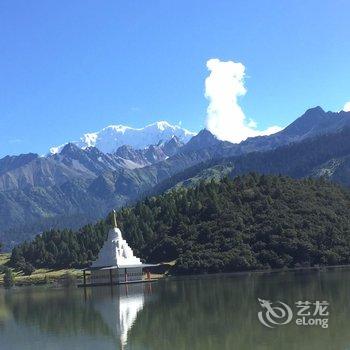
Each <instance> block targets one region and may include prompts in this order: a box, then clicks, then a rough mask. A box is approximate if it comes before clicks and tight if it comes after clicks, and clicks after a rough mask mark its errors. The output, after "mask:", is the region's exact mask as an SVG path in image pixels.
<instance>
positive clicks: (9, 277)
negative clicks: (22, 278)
mask: <svg viewBox="0 0 350 350" xmlns="http://www.w3.org/2000/svg"><path fill="white" fill-rule="evenodd" d="M13 285H14V278H13V274H12V271H11V270H10V269H9V268H6V269H5V275H4V287H5V288H11V287H12V286H13Z"/></svg>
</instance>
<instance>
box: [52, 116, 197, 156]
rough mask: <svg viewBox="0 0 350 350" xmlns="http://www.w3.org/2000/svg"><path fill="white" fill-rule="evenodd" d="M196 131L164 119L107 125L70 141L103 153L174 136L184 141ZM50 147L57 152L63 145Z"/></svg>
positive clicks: (146, 145)
mask: <svg viewBox="0 0 350 350" xmlns="http://www.w3.org/2000/svg"><path fill="white" fill-rule="evenodd" d="M194 135H196V133H194V132H191V131H189V130H187V129H184V128H182V127H180V126H179V125H171V124H169V123H168V122H166V121H159V122H156V123H153V124H149V125H146V126H145V127H144V128H131V127H129V126H125V125H109V126H107V127H105V128H103V129H102V130H100V131H98V132H92V133H87V134H84V135H83V136H82V137H81V138H80V139H79V141H73V142H70V143H73V144H75V145H76V146H78V147H79V148H82V149H86V148H89V147H96V148H98V149H99V150H100V151H101V152H104V153H114V152H115V151H116V150H117V149H118V148H119V147H121V146H124V145H128V146H131V147H132V148H135V149H144V148H147V147H149V146H150V145H157V144H159V143H161V142H164V141H166V140H169V139H170V138H171V137H173V136H176V137H177V138H178V139H179V140H180V141H181V142H183V143H186V142H187V141H189V139H190V138H191V137H193V136H194ZM65 145H66V144H64V145H61V146H56V147H51V148H50V153H52V154H56V153H59V152H60V151H61V150H62V149H63V148H64V146H65Z"/></svg>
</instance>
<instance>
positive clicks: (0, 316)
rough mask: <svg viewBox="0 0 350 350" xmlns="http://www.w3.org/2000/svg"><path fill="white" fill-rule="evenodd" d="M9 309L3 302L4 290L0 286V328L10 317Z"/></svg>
mask: <svg viewBox="0 0 350 350" xmlns="http://www.w3.org/2000/svg"><path fill="white" fill-rule="evenodd" d="M10 315H11V313H10V310H9V309H8V306H7V305H6V304H5V291H4V290H2V289H1V288H0V329H2V328H4V326H5V322H6V321H7V320H8V319H9V318H10V317H11V316H10Z"/></svg>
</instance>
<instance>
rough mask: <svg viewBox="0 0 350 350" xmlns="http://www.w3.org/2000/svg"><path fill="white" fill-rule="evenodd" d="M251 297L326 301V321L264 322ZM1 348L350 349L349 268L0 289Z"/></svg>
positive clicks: (284, 300)
mask: <svg viewBox="0 0 350 350" xmlns="http://www.w3.org/2000/svg"><path fill="white" fill-rule="evenodd" d="M258 298H261V299H269V300H274V301H278V300H281V301H283V302H285V303H287V304H289V305H290V306H291V307H292V308H293V311H294V310H295V309H294V306H293V305H294V303H295V302H296V301H299V300H303V301H305V300H309V301H315V300H326V301H328V302H329V303H330V306H329V309H328V311H329V313H330V314H329V327H328V328H326V329H324V328H321V327H320V326H297V325H296V324H295V322H294V320H293V321H291V322H290V323H289V324H287V325H281V326H276V328H273V329H270V328H267V327H265V326H263V325H262V324H261V323H260V322H259V320H258V316H257V315H258V312H259V311H260V310H262V309H261V307H260V305H259V303H258ZM0 349H1V350H10V349H16V350H17V349H21V350H23V349H35V350H41V349H44V350H46V349H79V350H80V349H85V350H88V349H98V350H103V349H140V350H141V349H142V350H146V349H147V350H148V349H149V350H153V349H157V350H167V349H174V350H175V349H176V350H181V349H189V350H192V349H194V350H195V349H198V350H206V349H214V350H216V349H239V350H252V349H269V350H270V349H276V350H277V349H278V350H281V349H283V350H290V349H295V350H296V349H297V350H301V349H313V350H316V349H317V350H321V349H330V350H335V349H350V269H334V270H323V271H295V272H278V273H270V274H268V273H265V274H238V275H237V274H235V275H224V276H218V275H215V276H201V277H195V278H178V279H170V280H166V281H161V282H157V283H153V284H144V285H141V284H138V285H130V286H128V288H126V287H125V286H120V287H118V286H115V287H113V288H110V287H95V288H90V289H87V290H86V292H85V293H84V290H83V289H49V288H43V287H40V288H39V287H36V288H18V289H12V290H10V291H5V290H3V289H0Z"/></svg>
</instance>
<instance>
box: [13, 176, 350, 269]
mask: <svg viewBox="0 0 350 350" xmlns="http://www.w3.org/2000/svg"><path fill="white" fill-rule="evenodd" d="M109 219H110V218H107V219H106V220H105V221H100V222H98V223H97V224H95V225H87V226H84V227H83V228H81V229H80V230H78V231H71V230H51V231H47V232H44V233H43V234H42V235H38V236H37V237H36V238H35V239H34V240H33V241H32V242H25V243H23V244H21V245H19V246H17V247H15V248H14V249H13V251H12V256H11V263H12V264H13V265H17V264H19V263H22V264H23V263H30V264H32V265H34V266H35V267H40V266H45V267H53V268H59V267H71V266H73V267H81V266H87V265H89V264H90V263H91V262H92V261H93V260H94V259H96V257H97V255H98V252H99V250H100V248H101V247H102V245H103V243H104V240H105V239H106V236H107V231H108V228H109V222H110V220H109ZM117 219H118V224H119V226H120V227H121V230H122V232H123V235H124V237H125V238H126V239H127V241H128V242H129V244H130V245H131V247H132V248H133V249H134V251H135V252H136V254H138V255H139V256H141V257H142V258H143V259H145V260H147V261H149V262H160V261H170V260H175V259H176V265H175V271H176V272H178V273H203V272H221V271H239V270H253V269H267V268H281V267H298V266H315V265H337V264H348V263H350V195H349V192H348V190H346V189H343V188H341V187H340V186H338V185H335V184H332V183H330V182H327V181H325V180H323V179H303V180H293V179H291V178H288V177H284V176H270V175H268V176H265V175H257V174H249V175H244V176H238V177H236V178H235V179H233V180H231V179H228V178H224V179H223V180H221V181H220V182H214V181H212V182H210V183H204V182H201V183H200V184H199V185H198V186H197V187H195V188H189V189H185V188H181V189H178V190H174V191H171V192H169V193H166V194H163V195H160V196H156V197H150V198H146V199H145V200H144V201H141V202H138V203H137V204H136V205H135V206H133V207H125V208H122V209H121V210H120V211H118V213H117Z"/></svg>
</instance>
